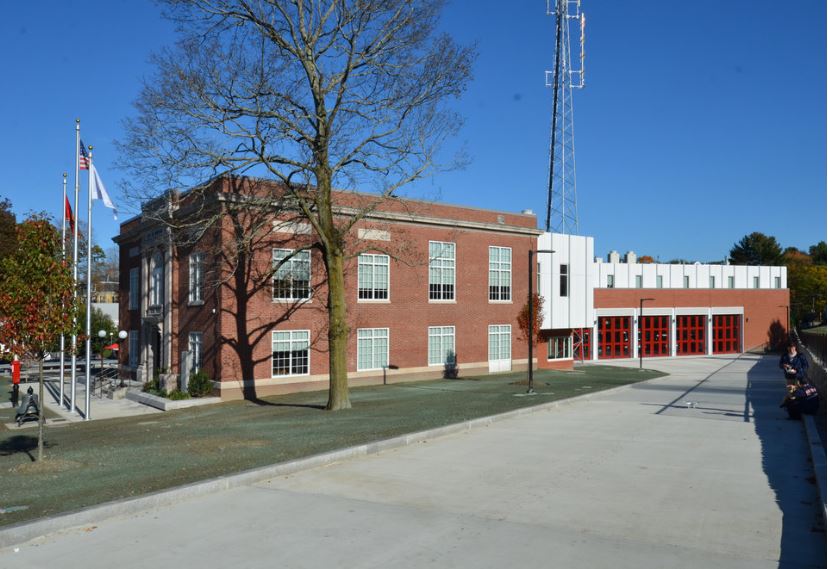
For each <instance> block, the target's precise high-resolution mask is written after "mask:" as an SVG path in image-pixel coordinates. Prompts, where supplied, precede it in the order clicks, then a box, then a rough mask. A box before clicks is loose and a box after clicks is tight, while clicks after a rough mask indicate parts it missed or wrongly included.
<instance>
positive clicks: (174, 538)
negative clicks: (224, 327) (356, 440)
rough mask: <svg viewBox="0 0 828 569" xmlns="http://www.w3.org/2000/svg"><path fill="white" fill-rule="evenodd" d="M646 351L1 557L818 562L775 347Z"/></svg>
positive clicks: (570, 564) (341, 562)
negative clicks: (611, 373) (556, 384)
mask: <svg viewBox="0 0 828 569" xmlns="http://www.w3.org/2000/svg"><path fill="white" fill-rule="evenodd" d="M626 365H637V362H628V363H627V364H626ZM647 365H648V367H651V368H657V369H664V370H665V371H668V372H670V373H671V374H672V375H671V376H669V377H667V378H661V379H657V380H650V381H647V382H644V383H640V384H635V385H632V386H628V387H624V388H620V389H616V390H613V391H611V392H609V393H603V394H596V395H593V397H592V398H591V399H589V400H585V401H580V402H577V403H574V404H572V405H567V406H562V407H560V408H557V409H554V410H550V411H541V412H537V413H532V414H528V415H524V416H521V417H519V418H515V419H510V420H505V421H501V422H497V423H494V424H493V425H491V426H489V427H486V428H481V429H477V430H474V431H471V432H468V433H464V434H457V435H451V436H447V437H443V438H439V439H434V440H430V441H428V442H424V443H421V444H418V445H414V446H409V447H404V448H400V449H397V450H393V451H388V452H384V453H381V454H378V455H372V456H368V457H363V458H359V459H354V460H350V461H346V462H341V463H337V464H333V465H329V466H326V467H321V468H316V469H313V470H308V471H305V472H301V473H297V474H293V475H290V476H286V477H281V478H277V479H273V480H268V481H265V482H261V483H257V484H253V485H249V486H243V487H238V488H235V489H232V490H228V491H225V492H220V493H216V494H214V495H211V496H207V497H200V498H193V499H189V500H184V501H181V502H179V503H177V504H175V505H173V506H168V507H163V508H159V509H155V510H151V511H145V512H143V513H140V514H136V515H130V516H125V517H121V518H113V519H109V520H102V521H101V522H100V523H97V524H95V525H89V526H84V527H80V528H76V529H72V530H67V531H63V532H59V533H56V534H52V535H48V536H44V537H42V538H39V539H37V540H34V541H32V542H29V543H26V544H22V545H19V546H17V547H14V548H6V549H4V550H0V567H14V568H41V567H42V568H47V567H48V568H53V567H56V566H60V567H64V568H74V567H78V568H81V567H82V568H85V569H95V568H99V567H100V568H107V569H108V568H111V567H113V566H114V567H118V568H119V569H127V568H132V567H136V568H137V567H181V566H185V567H201V568H212V567H216V568H226V567H242V568H259V567H261V568H274V567H287V568H306V567H307V568H325V569H330V568H332V567H348V568H375V567H376V568H379V567H383V568H385V567H389V566H390V567H394V568H395V569H403V568H409V567H410V568H415V567H441V568H443V567H474V568H487V567H492V568H494V567H497V568H502V567H561V568H580V567H583V568H589V569H600V568H604V567H606V568H614V569H619V568H626V567H630V568H635V569H642V568H659V569H661V568H663V567H674V568H694V569H695V568H720V567H721V568H725V567H727V568H751V569H760V568H765V567H768V568H770V567H774V568H776V567H779V568H783V569H793V568H797V569H798V568H805V567H825V533H824V528H820V520H821V518H820V517H819V516H820V514H819V511H820V508H819V505H818V498H817V491H816V486H815V485H814V483H813V480H812V471H811V469H810V468H811V467H810V465H809V462H808V460H809V459H808V449H807V445H806V442H805V435H804V432H803V426H802V424H801V423H800V422H798V421H789V420H786V419H785V416H784V413H783V411H782V410H781V409H779V408H778V402H779V399H780V398H781V395H782V387H781V382H780V379H779V376H778V370H777V369H776V362H775V360H774V359H773V358H761V357H759V356H750V355H748V356H743V357H741V358H692V359H672V360H660V361H658V360H651V361H648V362H647ZM298 428H301V427H298Z"/></svg>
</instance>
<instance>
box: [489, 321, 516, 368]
mask: <svg viewBox="0 0 828 569" xmlns="http://www.w3.org/2000/svg"><path fill="white" fill-rule="evenodd" d="M492 335H494V336H508V337H509V342H508V343H507V344H505V345H506V346H507V347H508V352H509V353H508V357H506V358H503V357H496V358H492V355H493V354H492ZM488 338H489V342H488V355H489V361H500V360H511V359H512V326H511V324H489V329H488ZM498 342H500V339H498ZM498 345H499V346H500V347H501V348H502V345H501V344H498ZM502 354H503V353H502V349H501V351H500V352H499V353H497V354H494V355H496V356H500V355H502Z"/></svg>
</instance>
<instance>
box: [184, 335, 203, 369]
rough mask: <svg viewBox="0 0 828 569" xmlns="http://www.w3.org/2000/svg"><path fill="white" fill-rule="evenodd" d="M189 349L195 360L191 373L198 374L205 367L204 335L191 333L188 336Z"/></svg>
mask: <svg viewBox="0 0 828 569" xmlns="http://www.w3.org/2000/svg"><path fill="white" fill-rule="evenodd" d="M187 349H188V350H189V351H190V354H192V358H193V367H192V369H191V370H190V373H198V372H199V371H200V370H201V368H202V367H204V333H203V332H190V333H189V334H188V336H187Z"/></svg>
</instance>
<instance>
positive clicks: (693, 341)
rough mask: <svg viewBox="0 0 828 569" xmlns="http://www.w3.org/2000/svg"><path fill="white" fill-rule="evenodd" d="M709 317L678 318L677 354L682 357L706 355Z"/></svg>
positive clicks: (691, 316)
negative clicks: (706, 333) (705, 342)
mask: <svg viewBox="0 0 828 569" xmlns="http://www.w3.org/2000/svg"><path fill="white" fill-rule="evenodd" d="M706 319H707V316H705V315H703V314H692V315H690V316H676V353H677V354H678V355H680V356H691V355H698V354H704V353H705V348H704V337H705V328H706Z"/></svg>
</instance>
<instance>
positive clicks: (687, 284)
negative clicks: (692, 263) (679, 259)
mask: <svg viewBox="0 0 828 569" xmlns="http://www.w3.org/2000/svg"><path fill="white" fill-rule="evenodd" d="M684 288H690V277H688V276H686V275H685V277H684Z"/></svg>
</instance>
